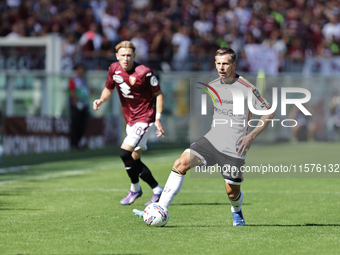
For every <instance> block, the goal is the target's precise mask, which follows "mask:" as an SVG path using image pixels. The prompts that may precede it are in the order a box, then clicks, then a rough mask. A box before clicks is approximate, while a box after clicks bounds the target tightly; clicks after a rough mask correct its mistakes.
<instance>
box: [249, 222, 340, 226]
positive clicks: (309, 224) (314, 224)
mask: <svg viewBox="0 0 340 255" xmlns="http://www.w3.org/2000/svg"><path fill="white" fill-rule="evenodd" d="M246 226H247V227H340V224H316V223H306V224H246Z"/></svg>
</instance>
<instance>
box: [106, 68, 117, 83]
mask: <svg viewBox="0 0 340 255" xmlns="http://www.w3.org/2000/svg"><path fill="white" fill-rule="evenodd" d="M112 73H113V70H112V66H110V68H109V71H108V72H107V77H106V83H105V87H106V88H108V89H114V88H115V81H114V80H113V74H112Z"/></svg>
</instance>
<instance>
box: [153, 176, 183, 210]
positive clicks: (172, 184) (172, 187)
mask: <svg viewBox="0 0 340 255" xmlns="http://www.w3.org/2000/svg"><path fill="white" fill-rule="evenodd" d="M183 180H184V175H181V174H178V173H175V172H173V171H171V173H170V175H169V178H168V180H167V181H166V184H165V187H164V190H163V192H162V195H161V198H160V199H159V203H160V204H163V205H164V206H165V207H169V205H170V203H171V202H172V200H173V199H174V197H175V195H176V194H177V193H178V192H179V191H180V190H181V188H182V185H183Z"/></svg>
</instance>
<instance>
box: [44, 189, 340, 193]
mask: <svg viewBox="0 0 340 255" xmlns="http://www.w3.org/2000/svg"><path fill="white" fill-rule="evenodd" d="M39 190H51V191H59V192H84V191H88V192H94V191H98V192H126V191H128V189H98V188H93V189H92V188H88V189H71V188H63V189H48V188H47V189H38V191H39ZM243 192H244V193H246V194H255V193H266V194H268V193H271V194H295V193H306V194H311V193H313V194H314V193H318V194H333V195H340V192H334V191H300V190H291V191H288V190H273V191H263V190H245V191H243ZM180 193H197V194H204V193H221V194H226V191H225V190H223V189H221V190H202V191H199V190H181V191H180Z"/></svg>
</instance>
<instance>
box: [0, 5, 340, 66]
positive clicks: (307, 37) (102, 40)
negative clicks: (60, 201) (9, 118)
mask: <svg viewBox="0 0 340 255" xmlns="http://www.w3.org/2000/svg"><path fill="white" fill-rule="evenodd" d="M339 17H340V1H339V0H252V1H251V0H157V1H151V0H88V1H85V0H78V1H76V0H75V1H72V0H7V1H6V0H0V18H1V21H0V36H3V37H7V38H16V39H20V38H21V37H32V36H35V37H40V36H45V35H48V34H58V35H60V36H61V37H62V38H63V43H62V54H63V64H64V68H65V69H67V68H71V67H72V65H74V64H75V63H76V62H80V61H82V62H83V63H85V64H86V65H87V67H88V68H89V69H102V70H107V67H108V65H109V64H110V63H111V62H112V61H115V56H114V53H115V51H114V46H115V45H116V44H117V43H118V42H119V41H121V40H131V41H132V42H133V43H134V44H135V45H136V47H137V52H136V54H137V56H136V61H137V62H141V63H144V64H148V65H149V66H150V67H152V68H156V69H161V70H163V71H168V70H189V71H198V70H213V69H214V59H213V54H214V52H215V51H216V49H218V48H219V47H221V46H224V47H225V46H229V47H231V48H233V49H234V50H235V51H236V53H237V55H238V61H239V68H240V69H242V70H243V71H247V68H248V66H247V61H246V57H245V56H244V54H245V53H244V51H243V49H244V47H245V45H248V44H262V45H264V46H267V47H272V48H273V49H274V50H275V51H276V52H277V54H278V56H279V58H280V71H286V70H287V63H288V62H290V63H303V61H304V60H305V58H306V57H311V56H322V57H327V58H328V57H332V56H334V55H339V54H340V23H339Z"/></svg>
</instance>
